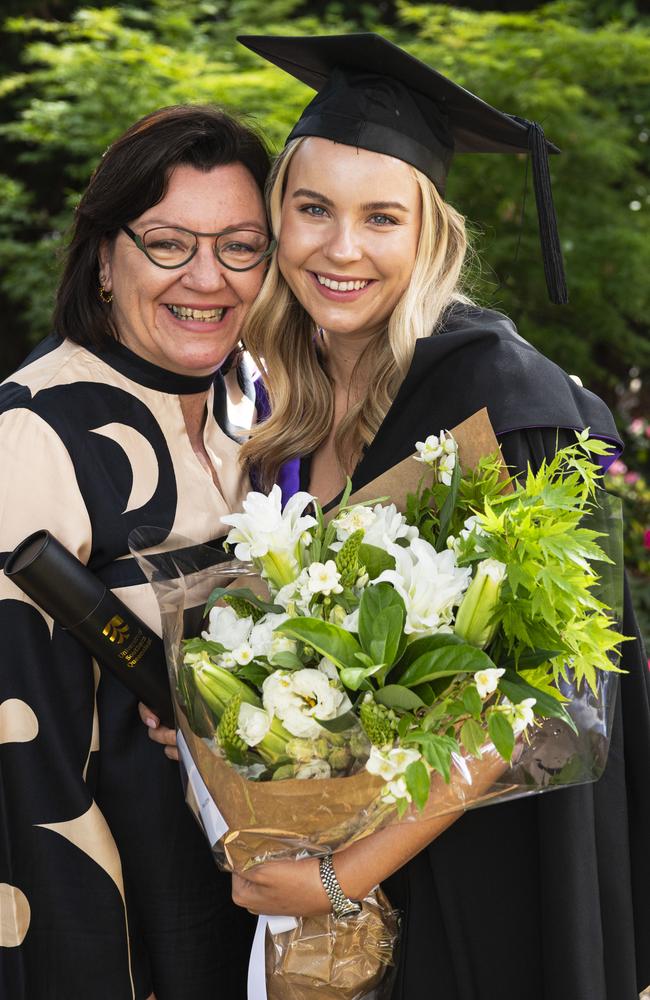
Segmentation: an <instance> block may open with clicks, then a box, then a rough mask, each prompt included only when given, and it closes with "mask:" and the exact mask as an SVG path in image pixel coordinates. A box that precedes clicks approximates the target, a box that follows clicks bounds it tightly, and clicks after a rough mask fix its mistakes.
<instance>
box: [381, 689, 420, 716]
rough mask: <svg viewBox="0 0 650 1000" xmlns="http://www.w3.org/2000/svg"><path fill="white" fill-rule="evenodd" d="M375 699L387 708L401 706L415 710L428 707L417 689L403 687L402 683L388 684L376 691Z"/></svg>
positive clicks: (407, 710)
mask: <svg viewBox="0 0 650 1000" xmlns="http://www.w3.org/2000/svg"><path fill="white" fill-rule="evenodd" d="M375 701H377V702H379V704H380V705H385V706H386V708H401V709H403V710H404V711H406V712H412V711H415V710H416V709H418V708H426V703H425V702H424V701H423V700H422V698H420V697H419V696H418V695H417V694H416V693H415V691H410V690H409V689H408V688H405V687H402V686H401V685H400V684H387V685H386V686H385V687H383V688H379V690H378V691H376V692H375Z"/></svg>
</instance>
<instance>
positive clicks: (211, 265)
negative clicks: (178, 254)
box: [100, 163, 267, 375]
mask: <svg viewBox="0 0 650 1000" xmlns="http://www.w3.org/2000/svg"><path fill="white" fill-rule="evenodd" d="M129 225H130V228H131V229H132V230H133V231H134V232H135V233H137V234H138V235H139V236H142V235H143V233H144V232H145V231H146V230H147V229H151V228H153V227H154V226H181V227H183V228H186V229H191V230H194V231H196V232H202V233H213V232H221V231H223V230H225V229H231V228H237V229H253V230H257V231H258V232H261V233H266V232H267V224H266V216H265V212H264V204H263V201H262V195H261V194H260V191H259V188H258V187H257V184H256V183H255V181H254V179H253V177H252V175H251V174H250V173H249V171H248V170H247V169H246V167H244V166H243V165H242V164H241V163H231V164H228V165H226V166H220V167H214V168H213V169H212V170H209V171H202V170H197V169H196V168H195V167H191V166H186V165H185V166H179V167H176V168H175V169H174V170H173V172H172V174H171V176H170V178H169V185H168V188H167V193H166V194H165V197H164V198H163V199H162V201H159V202H158V204H157V205H154V206H152V208H150V209H148V210H147V211H146V212H144V213H143V214H142V215H141V216H139V217H138V218H137V219H134V220H132V221H131V222H130V223H129ZM213 245H214V240H212V239H210V238H201V239H199V248H198V250H197V252H196V254H195V255H194V257H193V258H192V260H191V261H190V262H189V263H188V264H185V265H184V266H183V267H179V268H176V269H174V270H165V269H164V268H161V267H158V266H157V265H156V264H153V263H152V262H151V261H150V260H149V259H148V258H147V257H146V256H145V254H144V253H143V252H142V251H141V250H139V249H138V247H137V246H136V245H135V243H133V241H132V240H131V239H130V238H129V237H128V236H127V235H126V233H123V232H120V233H119V234H118V235H117V237H116V238H115V240H114V242H113V243H112V244H109V243H105V244H103V245H102V248H101V252H100V274H101V276H102V284H103V285H104V288H105V289H106V291H109V292H112V293H113V303H112V307H111V308H112V310H113V320H114V323H115V326H116V328H117V331H118V333H119V336H120V341H121V342H122V343H123V344H124V345H125V346H126V347H128V348H129V349H130V350H132V351H133V352H134V353H135V354H138V355H139V356H140V357H142V358H145V359H146V360H147V361H151V362H153V364H156V365H158V366H159V367H161V368H166V369H167V370H168V371H172V372H176V373H178V374H182V375H203V374H208V373H209V372H212V371H215V369H217V368H218V367H219V365H221V363H222V362H223V361H224V360H225V358H226V357H227V356H228V354H229V353H230V352H231V351H232V349H233V347H234V346H235V345H236V343H237V341H238V340H239V333H240V330H241V326H242V322H243V320H244V317H245V315H246V313H247V312H248V310H249V308H250V306H251V304H252V303H253V301H254V299H255V297H256V295H257V294H258V292H259V290H260V287H261V284H262V280H263V278H264V270H265V268H264V264H263V263H262V264H259V265H258V266H257V267H255V268H253V269H252V270H250V271H243V272H236V271H230V270H228V269H227V268H225V267H224V266H223V265H222V264H221V263H220V262H219V261H218V260H217V259H216V257H215V256H214V252H213Z"/></svg>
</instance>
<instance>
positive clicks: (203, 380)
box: [88, 340, 216, 396]
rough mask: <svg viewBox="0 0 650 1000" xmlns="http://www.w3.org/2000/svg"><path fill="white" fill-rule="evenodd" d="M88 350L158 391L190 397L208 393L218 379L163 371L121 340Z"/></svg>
mask: <svg viewBox="0 0 650 1000" xmlns="http://www.w3.org/2000/svg"><path fill="white" fill-rule="evenodd" d="M88 350H89V351H90V352H91V354H94V355H96V357H98V358H100V359H101V360H102V361H104V362H106V364H107V365H110V367H111V368H114V369H115V371H118V372H120V374H122V375H126V377H127V378H130V379H131V381H132V382H137V383H138V385H143V386H145V388H147V389H156V390H157V391H158V392H168V393H171V394H173V395H178V396H188V395H191V394H192V393H195V392H205V391H206V390H207V389H209V388H210V386H211V385H212V383H213V382H214V379H215V374H216V373H215V372H213V373H212V374H210V375H178V374H177V373H176V372H170V371H168V370H167V369H166V368H159V367H158V365H154V364H152V363H151V361H146V360H145V359H144V358H141V357H140V356H139V355H138V354H134V353H133V351H131V350H129V348H128V347H125V346H124V344H120V343H118V341H117V340H109V341H107V342H106V343H105V344H104V345H102V347H101V348H97V347H88Z"/></svg>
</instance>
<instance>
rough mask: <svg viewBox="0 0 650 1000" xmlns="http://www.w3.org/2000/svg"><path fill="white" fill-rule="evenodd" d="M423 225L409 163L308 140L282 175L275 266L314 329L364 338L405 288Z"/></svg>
mask: <svg viewBox="0 0 650 1000" xmlns="http://www.w3.org/2000/svg"><path fill="white" fill-rule="evenodd" d="M420 222H421V196H420V189H419V187H418V183H417V181H416V179H415V176H414V174H413V171H412V169H411V168H410V167H409V166H408V165H407V164H406V163H403V162H402V161H401V160H397V159H395V158H394V157H392V156H385V155H383V154H381V153H371V152H370V151H369V150H365V149H357V148H356V147H352V146H344V145H341V144H338V143H334V142H331V141H330V140H329V139H320V138H315V137H314V138H309V139H306V140H305V141H304V142H303V143H302V144H301V145H300V147H299V148H298V149H297V150H296V152H295V153H294V155H293V157H292V159H291V162H290V164H289V169H288V172H287V179H286V191H285V194H284V200H283V202H282V214H281V224H280V237H279V246H278V265H279V267H280V270H281V271H282V274H283V275H284V278H285V280H286V281H287V283H288V284H289V286H290V288H291V290H292V291H293V293H294V295H295V296H296V298H297V299H298V300H299V302H300V303H301V304H302V306H303V307H304V308H305V309H306V310H307V312H308V313H309V314H310V316H311V317H312V319H313V320H314V322H315V323H316V325H317V326H320V327H323V329H325V330H327V331H328V332H329V333H333V334H344V335H348V336H350V337H359V338H362V337H368V336H371V335H373V334H374V333H376V332H377V331H378V330H380V329H382V328H383V327H384V326H385V324H386V322H387V320H388V318H389V316H390V315H391V313H392V311H393V310H394V308H395V306H396V305H397V303H398V301H399V299H400V298H401V296H402V295H403V293H404V291H405V290H406V288H407V286H408V283H409V280H410V277H411V273H412V270H413V264H414V262H415V256H416V252H417V247H418V239H419V235H420Z"/></svg>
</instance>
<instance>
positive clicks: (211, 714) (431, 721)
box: [135, 411, 624, 1000]
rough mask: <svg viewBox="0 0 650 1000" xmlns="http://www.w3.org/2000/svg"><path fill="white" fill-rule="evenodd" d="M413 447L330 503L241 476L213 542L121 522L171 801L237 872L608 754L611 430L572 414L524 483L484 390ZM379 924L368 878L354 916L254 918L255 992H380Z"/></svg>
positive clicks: (352, 996) (385, 937)
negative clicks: (470, 412) (172, 759)
mask: <svg viewBox="0 0 650 1000" xmlns="http://www.w3.org/2000/svg"><path fill="white" fill-rule="evenodd" d="M414 446H415V448H416V452H415V454H414V456H413V458H411V459H408V460H406V462H403V463H401V464H400V465H399V466H397V467H395V469H393V470H391V472H389V473H388V474H387V475H386V476H384V477H381V478H380V479H379V480H376V481H375V482H374V483H372V484H370V485H369V486H368V487H366V488H365V489H364V490H363V491H362V492H360V494H359V495H357V496H354V497H349V495H348V493H349V491H348V493H346V495H344V498H343V502H342V504H341V505H340V506H339V507H338V508H337V509H336V510H335V511H332V512H329V513H328V514H327V515H324V514H323V512H322V510H321V509H320V507H319V506H318V504H317V503H316V502H315V500H314V498H313V497H311V496H310V495H309V494H305V493H298V494H296V495H295V496H294V497H292V498H291V499H290V500H289V502H288V503H287V504H286V506H285V507H284V509H282V506H281V500H280V491H279V489H278V488H277V487H274V489H273V490H272V491H271V493H270V494H269V495H268V496H265V495H263V494H260V493H250V494H249V495H248V497H247V499H246V500H245V502H244V510H243V512H242V513H239V514H233V515H230V516H229V517H228V518H225V519H224V520H225V521H226V523H228V524H229V525H230V529H231V530H230V533H229V534H228V536H227V541H226V550H227V551H226V552H223V551H219V550H217V549H207V548H205V547H196V546H191V545H189V544H185V545H179V544H178V542H177V541H176V543H173V540H172V541H170V540H167V542H166V544H165V549H166V551H164V552H163V551H160V550H158V551H157V552H156V551H154V548H153V547H152V545H151V543H152V539H151V537H150V536H148V535H147V531H146V530H145V531H143V532H142V533H141V536H140V539H139V540H138V542H137V543H136V546H135V547H136V548H138V549H140V550H142V549H148V550H149V554H148V556H147V557H146V559H145V560H144V563H143V556H142V554H141V555H140V559H141V563H143V564H145V565H146V566H147V569H148V575H149V577H150V579H151V580H152V583H153V585H154V587H155V589H156V593H157V596H158V600H159V603H160V607H161V612H162V619H163V629H164V637H165V643H166V649H167V655H168V662H169V670H170V677H171V683H172V689H173V692H174V699H175V703H176V711H177V721H178V726H179V730H180V734H181V736H180V737H179V738H180V742H181V744H182V745H183V748H184V751H185V757H184V760H185V783H186V788H187V799H188V803H189V804H190V807H191V808H192V809H193V811H194V813H195V815H196V816H197V818H198V819H199V821H200V822H201V823H202V825H203V827H204V829H205V831H206V833H207V835H208V837H209V839H210V842H211V846H212V848H213V851H214V852H215V856H216V857H217V860H218V861H219V863H220V864H222V865H223V866H225V867H227V868H229V869H231V870H232V869H238V870H245V869H246V868H247V867H249V866H251V865H255V864H259V863H262V862H264V861H267V860H273V859H280V858H290V857H293V858H299V857H303V856H307V855H323V854H326V853H330V852H336V851H337V850H340V849H342V848H344V847H346V846H348V845H350V844H351V843H353V842H354V841H355V840H358V839H359V838H361V837H364V836H366V835H368V834H369V833H372V832H373V831H375V830H377V829H378V828H380V827H381V826H384V825H385V824H387V823H396V822H401V823H407V822H417V820H418V818H420V817H426V818H431V817H433V816H438V815H439V816H443V815H446V814H450V813H458V812H460V811H462V810H464V809H467V808H476V807H477V806H481V805H484V804H487V803H491V802H496V801H501V800H504V799H506V798H513V797H515V796H522V795H528V794H533V793H539V792H542V791H547V790H549V789H552V788H557V787H561V786H564V785H568V784H575V783H582V782H588V781H593V780H596V779H597V778H598V777H599V775H600V774H601V773H602V771H603V768H604V766H605V763H606V758H607V751H608V744H609V733H610V723H611V717H612V712H613V704H614V697H615V691H616V679H617V678H616V673H617V670H618V667H617V661H618V650H619V646H620V643H621V642H622V641H623V639H624V637H623V636H622V635H621V634H620V633H619V632H618V631H617V622H618V621H620V619H621V605H622V569H621V550H622V542H621V519H620V507H619V506H618V504H617V502H616V501H615V500H612V498H610V497H608V496H607V495H606V494H605V493H604V491H603V490H602V489H600V486H599V476H600V472H599V466H598V462H597V459H598V456H600V455H603V454H604V453H606V450H607V446H606V445H604V444H603V443H602V442H600V441H595V440H590V439H589V437H588V433H587V432H585V433H583V434H580V435H577V436H576V442H575V445H573V446H571V447H568V448H564V449H562V450H560V451H558V453H557V455H556V456H555V458H554V459H553V460H552V461H550V462H547V463H544V464H543V465H542V467H541V468H540V469H539V470H538V471H536V472H533V471H531V470H529V471H528V473H527V475H525V476H523V477H522V478H521V479H520V480H519V481H516V480H512V479H510V478H509V477H508V475H507V472H506V470H505V468H504V466H503V464H502V460H501V458H500V455H499V452H498V447H497V445H496V439H495V438H494V435H493V433H492V431H491V428H490V426H489V421H488V420H487V416H486V414H485V412H484V411H483V412H481V413H480V414H477V415H475V416H474V417H473V418H470V420H469V421H465V423H464V424H463V425H460V427H458V428H456V429H454V430H453V431H452V432H451V433H450V432H448V431H440V432H438V433H437V434H432V435H431V436H430V437H428V438H427V439H426V440H425V441H422V442H414ZM173 544H175V548H174V550H173V551H171V548H172V545H173ZM233 557H234V559H233ZM229 558H230V559H232V561H231V562H226V560H227V559H229ZM208 795H209V797H211V799H212V800H214V803H216V805H217V807H218V814H220V816H221V819H222V821H221V824H219V822H217V823H216V825H215V822H214V820H213V819H211V818H210V816H211V815H212V814H211V812H210V809H209V808H206V801H207V797H208ZM396 933H397V921H396V917H395V914H393V913H392V911H391V910H390V906H389V904H388V903H387V901H385V898H384V897H383V896H379V897H377V896H371V897H370V898H369V899H368V900H366V901H365V902H364V909H363V912H362V914H361V916H360V917H359V918H357V919H356V920H348V921H342V920H335V919H334V918H333V917H327V918H319V919H314V918H310V919H305V920H298V921H297V922H296V926H295V927H293V928H292V929H291V930H289V931H285V932H284V933H281V934H277V935H275V936H273V935H267V945H266V972H267V976H266V988H267V993H268V996H269V997H271V998H277V1000H293V998H294V997H295V998H301V1000H305V998H309V997H311V996H313V997H314V998H316V1000H317V998H329V997H331V998H332V1000H333V998H334V997H336V998H339V1000H340V998H349V1000H360V998H362V997H364V996H367V995H368V994H369V993H370V992H371V991H372V990H377V989H379V990H381V984H382V982H383V983H384V984H387V983H388V981H389V978H390V977H387V976H386V971H387V969H388V968H389V966H390V964H391V961H392V959H391V953H392V949H393V945H394V943H395V939H396ZM379 995H381V994H380V993H375V994H373V996H379ZM255 1000H257V997H256V998H255Z"/></svg>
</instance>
